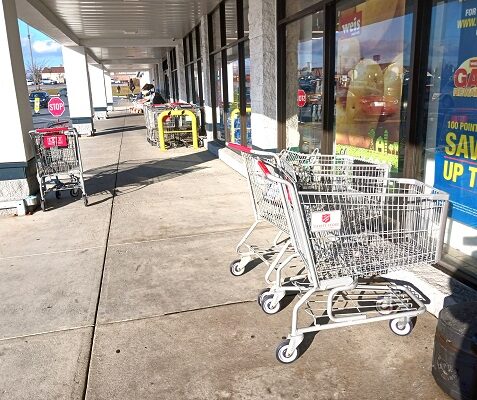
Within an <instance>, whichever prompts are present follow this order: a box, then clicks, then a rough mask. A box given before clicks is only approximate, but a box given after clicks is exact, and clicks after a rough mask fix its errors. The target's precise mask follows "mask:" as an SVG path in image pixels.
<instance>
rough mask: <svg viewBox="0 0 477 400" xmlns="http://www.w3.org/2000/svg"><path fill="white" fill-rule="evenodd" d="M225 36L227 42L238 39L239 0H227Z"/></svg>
mask: <svg viewBox="0 0 477 400" xmlns="http://www.w3.org/2000/svg"><path fill="white" fill-rule="evenodd" d="M225 37H226V44H230V43H232V42H235V41H236V40H237V39H238V33H237V0H226V1H225Z"/></svg>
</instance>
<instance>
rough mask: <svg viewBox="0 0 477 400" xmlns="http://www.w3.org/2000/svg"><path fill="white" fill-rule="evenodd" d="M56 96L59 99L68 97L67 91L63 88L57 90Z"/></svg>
mask: <svg viewBox="0 0 477 400" xmlns="http://www.w3.org/2000/svg"><path fill="white" fill-rule="evenodd" d="M58 96H60V97H68V89H66V88H63V89H60V90H58Z"/></svg>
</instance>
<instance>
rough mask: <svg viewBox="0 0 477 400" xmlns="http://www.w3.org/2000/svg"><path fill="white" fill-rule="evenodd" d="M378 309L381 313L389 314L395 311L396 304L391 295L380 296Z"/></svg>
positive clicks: (377, 303) (377, 304)
mask: <svg viewBox="0 0 477 400" xmlns="http://www.w3.org/2000/svg"><path fill="white" fill-rule="evenodd" d="M376 311H377V312H378V313H380V314H381V315H388V314H391V313H392V312H393V311H394V305H393V303H392V299H391V298H390V297H380V298H379V299H378V300H377V301H376Z"/></svg>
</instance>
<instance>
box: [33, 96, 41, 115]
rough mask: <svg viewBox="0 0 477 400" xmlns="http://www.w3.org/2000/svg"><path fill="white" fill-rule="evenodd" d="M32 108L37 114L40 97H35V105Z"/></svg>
mask: <svg viewBox="0 0 477 400" xmlns="http://www.w3.org/2000/svg"><path fill="white" fill-rule="evenodd" d="M33 110H34V111H35V114H38V113H39V112H40V98H39V97H35V105H34V107H33Z"/></svg>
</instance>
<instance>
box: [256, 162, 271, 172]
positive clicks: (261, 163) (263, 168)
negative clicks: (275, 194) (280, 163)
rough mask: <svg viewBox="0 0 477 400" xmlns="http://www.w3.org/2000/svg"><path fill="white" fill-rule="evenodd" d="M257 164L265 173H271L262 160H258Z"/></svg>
mask: <svg viewBox="0 0 477 400" xmlns="http://www.w3.org/2000/svg"><path fill="white" fill-rule="evenodd" d="M257 164H258V166H259V167H260V169H261V170H262V172H263V173H264V174H265V175H269V174H270V171H269V170H268V168H267V166H266V165H265V163H264V162H263V161H262V160H258V162H257Z"/></svg>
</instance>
